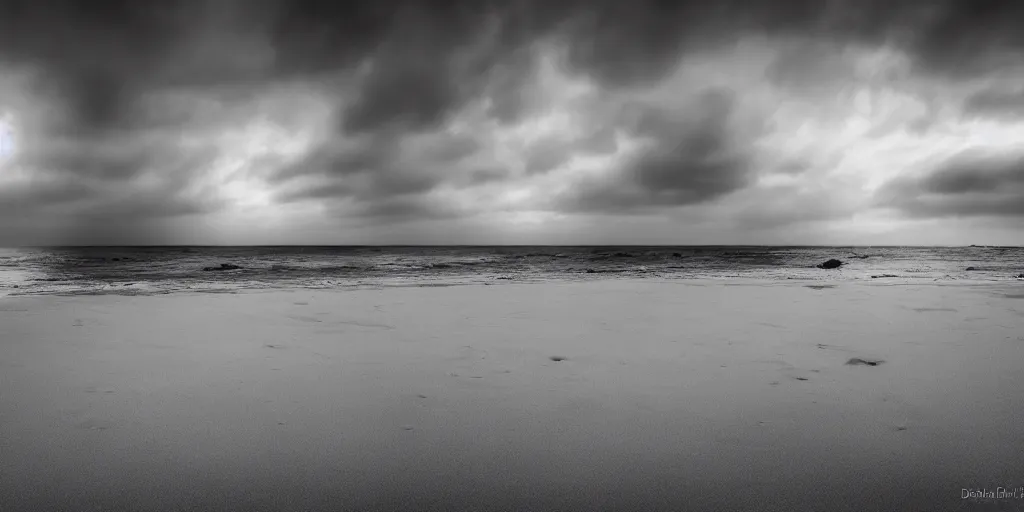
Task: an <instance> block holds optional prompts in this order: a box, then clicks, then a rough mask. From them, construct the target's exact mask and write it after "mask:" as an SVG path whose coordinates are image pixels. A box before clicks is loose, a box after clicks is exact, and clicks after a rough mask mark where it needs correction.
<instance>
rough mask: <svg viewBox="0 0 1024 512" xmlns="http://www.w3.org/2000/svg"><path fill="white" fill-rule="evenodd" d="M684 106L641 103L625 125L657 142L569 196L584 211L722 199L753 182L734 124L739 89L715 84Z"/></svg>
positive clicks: (572, 205) (573, 205) (569, 203)
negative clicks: (672, 107)
mask: <svg viewBox="0 0 1024 512" xmlns="http://www.w3.org/2000/svg"><path fill="white" fill-rule="evenodd" d="M693 103H694V105H693V106H692V107H691V108H690V109H686V110H684V111H683V112H667V111H665V110H662V109H660V108H657V107H654V106H650V105H635V106H633V108H632V109H631V110H633V111H634V112H633V114H635V115H627V117H633V119H632V120H631V121H628V122H626V123H625V125H624V129H625V130H626V131H627V132H628V133H631V134H632V135H634V136H637V137H640V138H642V139H645V140H648V141H650V142H652V143H653V146H652V147H650V148H648V149H647V150H646V151H644V152H643V153H641V154H640V155H639V156H636V157H634V158H632V159H630V160H629V161H627V162H625V163H623V164H622V165H621V166H620V167H619V168H617V169H615V172H614V173H613V174H612V175H611V176H604V177H602V178H600V179H588V180H586V181H584V182H583V183H581V184H580V186H579V187H578V188H576V189H575V190H573V191H572V192H571V193H569V194H568V196H567V197H565V198H564V199H565V200H566V201H567V203H566V206H567V207H568V208H570V209H576V210H582V211H618V212H628V211H630V210H637V211H649V210H651V209H652V208H653V209H657V208H662V207H672V206H685V205H689V204H697V203H702V202H706V201H710V200H712V199H716V198H718V197H721V196H723V195H726V194H728V193H730V192H733V191H736V190H739V189H741V188H743V187H745V186H747V185H748V184H749V183H750V181H751V178H752V170H753V166H752V162H750V160H749V156H748V155H747V154H745V148H744V147H743V143H742V141H737V140H736V134H735V133H733V130H731V129H730V123H731V119H732V115H733V111H734V109H735V105H736V95H735V93H734V92H733V91H731V90H728V89H721V88H714V89H708V90H705V91H702V92H700V93H698V94H697V95H696V97H695V99H694V100H693Z"/></svg>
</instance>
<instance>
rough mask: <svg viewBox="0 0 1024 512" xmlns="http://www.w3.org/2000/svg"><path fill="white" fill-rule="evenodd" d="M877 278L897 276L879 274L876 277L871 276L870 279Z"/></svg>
mask: <svg viewBox="0 0 1024 512" xmlns="http://www.w3.org/2000/svg"><path fill="white" fill-rule="evenodd" d="M879 277H899V276H897V275H893V274H879V275H877V276H871V279H878V278H879Z"/></svg>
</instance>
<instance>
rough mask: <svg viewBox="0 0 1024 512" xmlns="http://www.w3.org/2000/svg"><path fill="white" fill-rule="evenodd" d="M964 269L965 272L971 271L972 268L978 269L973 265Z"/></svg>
mask: <svg viewBox="0 0 1024 512" xmlns="http://www.w3.org/2000/svg"><path fill="white" fill-rule="evenodd" d="M964 270H965V271H967V272H970V271H972V270H978V269H977V268H975V267H967V268H965V269H964Z"/></svg>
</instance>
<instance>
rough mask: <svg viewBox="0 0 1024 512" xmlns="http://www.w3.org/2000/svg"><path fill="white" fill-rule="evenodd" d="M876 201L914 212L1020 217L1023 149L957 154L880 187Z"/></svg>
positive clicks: (1023, 206)
mask: <svg viewBox="0 0 1024 512" xmlns="http://www.w3.org/2000/svg"><path fill="white" fill-rule="evenodd" d="M877 204H878V205H880V206H886V207H891V208H896V209H899V210H901V211H903V212H906V213H907V214H909V215H912V216H916V217H974V216H1024V153H1015V154H986V153H983V152H980V151H969V152H964V153H961V154H959V155H957V156H955V157H953V158H951V159H950V160H949V161H948V162H946V163H944V164H942V165H940V166H939V167H937V168H936V169H935V170H934V171H932V172H930V173H928V174H925V175H923V176H920V177H917V178H913V179H908V178H902V179H900V178H898V179H896V180H894V181H892V182H890V183H889V184H888V185H886V186H885V187H883V188H882V189H881V190H880V191H879V193H878V195H877Z"/></svg>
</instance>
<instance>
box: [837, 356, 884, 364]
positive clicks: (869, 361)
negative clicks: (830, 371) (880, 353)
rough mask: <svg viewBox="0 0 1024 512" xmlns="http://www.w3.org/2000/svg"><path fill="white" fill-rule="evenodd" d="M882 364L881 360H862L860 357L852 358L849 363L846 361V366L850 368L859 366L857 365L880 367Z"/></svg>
mask: <svg viewBox="0 0 1024 512" xmlns="http://www.w3.org/2000/svg"><path fill="white" fill-rule="evenodd" d="M884 362H885V361H882V360H881V359H864V358H860V357H854V358H853V359H850V360H849V361H847V362H846V364H848V365H850V366H859V365H864V366H878V365H880V364H882V363H884Z"/></svg>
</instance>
